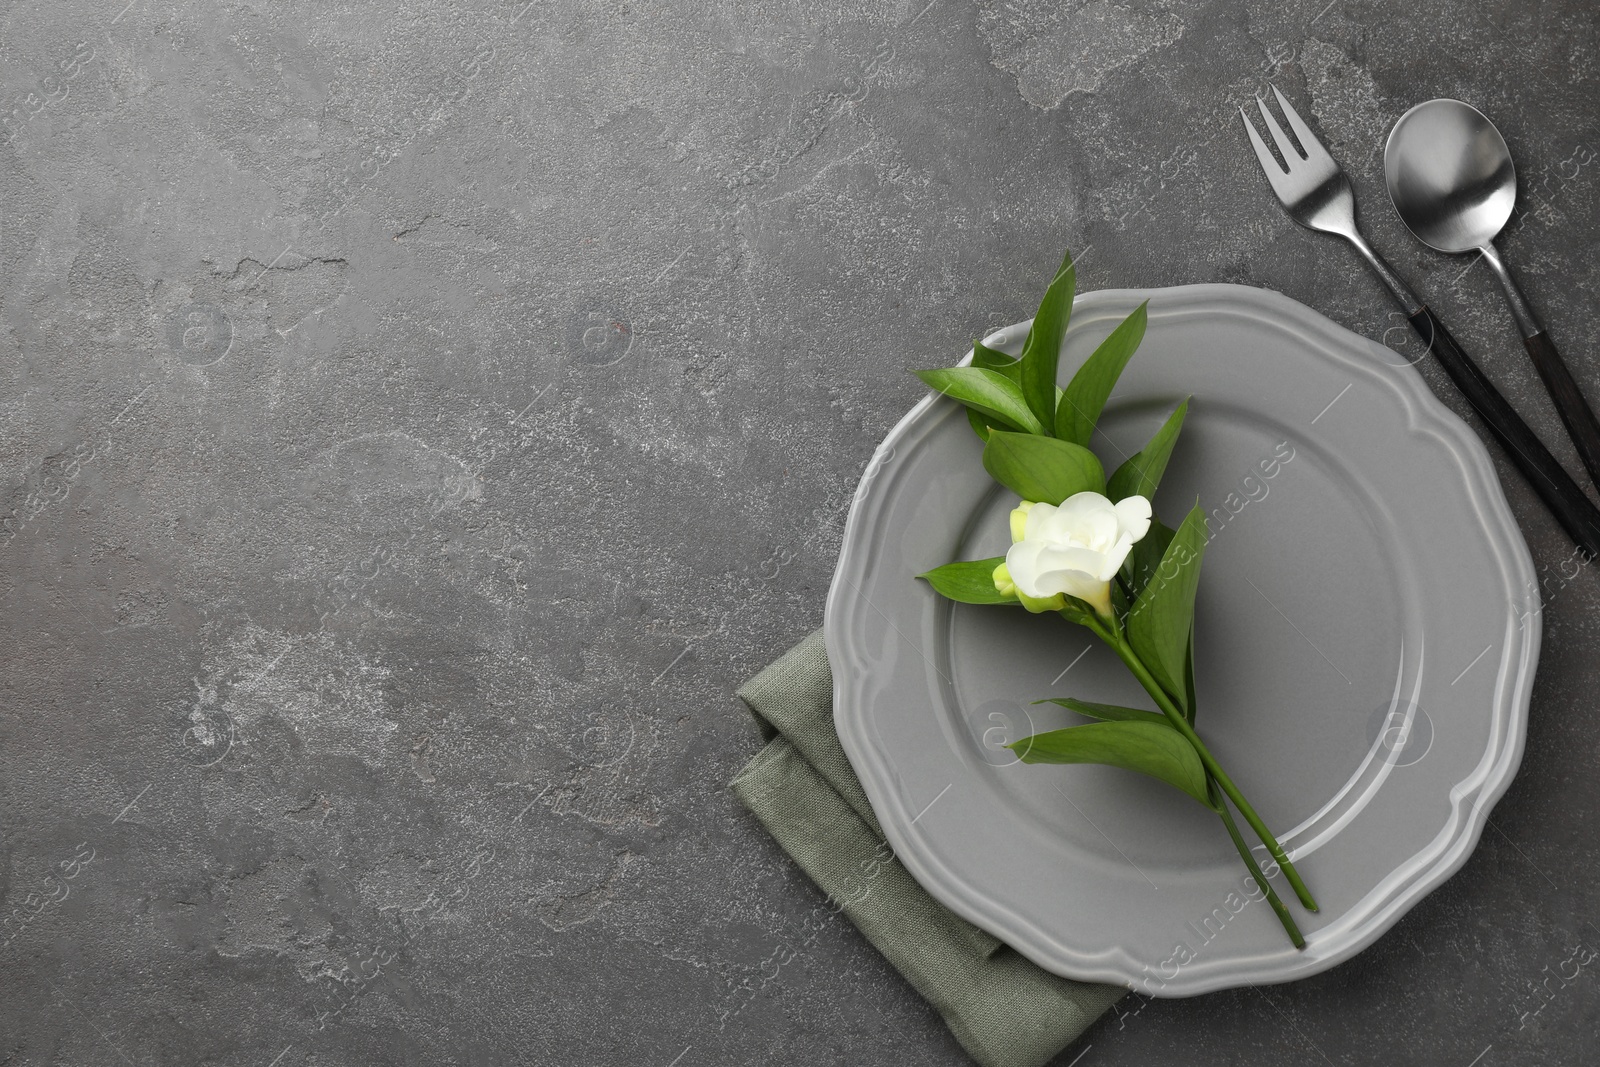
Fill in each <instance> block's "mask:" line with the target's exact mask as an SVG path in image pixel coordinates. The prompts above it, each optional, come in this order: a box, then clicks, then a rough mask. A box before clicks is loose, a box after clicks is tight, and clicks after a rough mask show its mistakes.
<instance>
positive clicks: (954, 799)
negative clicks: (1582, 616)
mask: <svg viewBox="0 0 1600 1067" xmlns="http://www.w3.org/2000/svg"><path fill="white" fill-rule="evenodd" d="M1146 297H1148V298H1149V299H1150V326H1149V331H1148V333H1147V334H1146V337H1145V340H1144V344H1143V346H1142V347H1141V348H1140V350H1139V352H1138V354H1137V355H1136V356H1135V357H1134V359H1133V361H1132V362H1131V363H1130V364H1129V366H1128V369H1127V371H1126V372H1125V374H1124V375H1123V378H1122V382H1121V384H1120V385H1119V387H1118V391H1117V393H1116V394H1115V395H1114V396H1113V398H1112V400H1111V402H1110V404H1108V406H1107V409H1106V414H1105V416H1104V418H1103V419H1102V422H1101V429H1102V431H1103V433H1102V434H1101V435H1099V436H1097V438H1096V442H1095V447H1096V450H1097V451H1099V452H1100V453H1101V456H1102V458H1103V459H1104V460H1105V461H1106V469H1107V470H1108V471H1109V470H1110V469H1112V468H1113V466H1115V464H1116V463H1118V462H1120V461H1121V458H1122V457H1123V456H1125V455H1129V454H1132V453H1133V452H1135V451H1137V450H1138V448H1139V447H1140V446H1141V445H1142V444H1143V442H1144V441H1145V440H1146V439H1147V438H1148V436H1149V435H1150V434H1151V433H1153V432H1154V431H1155V429H1156V427H1157V426H1158V425H1159V424H1160V422H1161V420H1162V419H1163V418H1164V417H1165V416H1166V415H1167V414H1168V413H1169V412H1170V411H1171V409H1172V408H1173V407H1174V406H1175V405H1176V404H1177V403H1178V401H1179V400H1180V399H1181V398H1182V397H1183V396H1184V395H1186V394H1189V393H1192V394H1193V396H1194V401H1193V403H1192V404H1191V407H1190V413H1189V417H1188V421H1187V424H1186V426H1185V428H1184V433H1183V437H1182V439H1181V440H1180V442H1179V445H1178V449H1177V452H1176V454H1175V456H1174V459H1173V462H1172V465H1171V466H1170V468H1169V469H1168V472H1167V475H1166V478H1165V481H1164V483H1163V485H1162V488H1161V490H1160V493H1159V494H1158V497H1157V500H1156V507H1157V512H1158V513H1159V514H1161V515H1162V516H1163V517H1164V518H1165V519H1166V520H1167V522H1168V523H1169V524H1171V525H1176V524H1177V522H1178V520H1179V519H1180V518H1182V515H1183V513H1184V511H1185V510H1187V507H1188V505H1189V504H1191V503H1192V502H1193V501H1194V500H1195V498H1196V496H1198V497H1199V499H1200V500H1201V501H1202V502H1203V503H1204V504H1205V505H1206V506H1207V507H1208V508H1210V509H1212V510H1213V512H1214V521H1213V524H1212V539H1211V542H1210V544H1209V547H1208V548H1207V551H1206V557H1205V564H1204V572H1203V578H1202V580H1201V591H1200V600H1199V604H1198V607H1197V615H1196V626H1197V637H1196V653H1195V654H1196V664H1197V684H1198V693H1199V696H1198V703H1199V717H1198V726H1199V729H1200V732H1201V734H1202V735H1203V736H1204V737H1205V738H1206V739H1207V741H1208V743H1209V744H1210V745H1211V747H1212V748H1213V750H1214V751H1215V752H1216V754H1217V756H1218V758H1219V759H1220V760H1221V761H1222V763H1223V765H1224V766H1225V767H1227V768H1228V769H1229V770H1230V772H1231V773H1232V775H1233V776H1234V778H1235V779H1236V780H1237V781H1238V783H1239V785H1240V787H1241V788H1242V789H1243V790H1244V791H1245V794H1246V795H1247V796H1248V797H1250V798H1251V800H1252V802H1253V803H1254V804H1255V806H1256V807H1257V809H1258V810H1259V811H1260V812H1261V813H1262V815H1263V816H1264V817H1265V818H1266V820H1267V822H1268V824H1269V825H1271V826H1272V827H1273V829H1274V830H1276V831H1278V833H1279V837H1280V839H1281V840H1282V841H1283V842H1284V844H1285V845H1286V846H1287V847H1288V848H1289V850H1290V853H1291V855H1292V857H1293V858H1294V860H1295V862H1296V865H1297V866H1298V867H1299V868H1300V870H1301V872H1302V873H1303V874H1304V876H1305V879H1306V881H1307V882H1308V883H1309V884H1310V886H1311V888H1312V890H1313V891H1314V892H1315V894H1316V896H1317V898H1318V900H1319V902H1320V903H1321V905H1322V911H1321V913H1320V914H1317V915H1308V914H1305V913H1303V912H1299V911H1298V909H1296V910H1297V912H1298V913H1299V915H1300V922H1301V925H1302V928H1303V929H1304V930H1305V932H1306V939H1307V947H1306V949H1305V950H1304V951H1299V952H1297V951H1295V949H1294V948H1293V947H1292V946H1291V945H1290V944H1289V942H1288V939H1287V938H1286V937H1285V936H1284V934H1283V931H1282V929H1281V928H1280V927H1279V925H1278V923H1277V921H1276V920H1275V919H1274V918H1273V916H1272V914H1271V912H1270V910H1269V909H1268V908H1267V906H1266V904H1265V903H1262V902H1260V901H1259V900H1257V899H1254V897H1253V894H1250V893H1247V892H1246V886H1247V883H1246V880H1245V877H1244V868H1243V865H1242V864H1241V863H1240V862H1239V859H1238V856H1237V855H1236V854H1235V853H1234V852H1233V850H1232V848H1231V846H1230V844H1229V842H1228V839H1227V836H1226V833H1225V831H1224V829H1223V827H1222V826H1221V824H1220V822H1219V821H1218V820H1217V819H1216V818H1215V816H1213V815H1210V814H1209V813H1207V812H1206V811H1205V810H1204V809H1202V808H1201V807H1200V806H1199V805H1197V804H1195V803H1194V802H1193V801H1191V800H1189V799H1187V798H1186V797H1184V796H1183V795H1181V794H1180V793H1178V792H1177V791H1176V790H1173V789H1171V788H1170V787H1168V786H1166V785H1163V784H1161V783H1159V782H1156V781H1155V780H1153V779H1147V778H1144V777H1143V776H1140V775H1136V774H1132V773H1130V772H1126V771H1120V770H1116V769H1114V768H1106V767H1092V766H1074V767H1052V766H1026V765H1020V764H1017V763H1016V762H1015V759H1014V757H1013V756H1012V755H1011V753H1010V752H1009V751H1008V750H1007V749H1005V748H1004V747H1003V745H1004V744H1005V742H1007V741H1012V740H1016V739H1017V738H1019V737H1022V736H1024V735H1026V734H1028V733H1031V732H1034V731H1037V730H1045V729H1054V728H1056V727H1059V726H1064V725H1069V724H1071V723H1074V722H1082V721H1085V720H1081V719H1078V718H1077V717H1076V716H1074V715H1072V714H1071V713H1069V712H1066V711H1064V710H1060V709H1058V708H1055V707H1054V706H1042V707H1041V706H1034V705H1033V704H1032V703H1031V702H1032V701H1034V700H1037V699H1039V698H1041V697H1045V696H1077V697H1081V698H1084V699H1088V700H1100V701H1109V702H1113V703H1125V704H1133V705H1136V706H1148V705H1147V703H1146V698H1145V695H1144V694H1143V693H1142V692H1141V691H1140V690H1139V689H1138V687H1137V685H1136V684H1135V683H1134V682H1133V681H1132V679H1131V678H1129V677H1128V675H1127V673H1126V671H1125V669H1124V668H1123V667H1122V666H1121V664H1119V663H1118V662H1117V661H1116V660H1115V659H1114V658H1113V657H1112V656H1111V654H1110V653H1109V652H1107V651H1106V650H1105V649H1103V648H1102V647H1100V646H1099V645H1098V644H1097V643H1095V642H1094V640H1093V638H1092V637H1091V636H1090V635H1089V634H1088V633H1087V632H1086V631H1083V630H1081V629H1079V628H1076V627H1073V626H1071V625H1070V624H1068V623H1066V622H1064V621H1061V620H1059V619H1057V618H1055V617H1053V616H1051V617H1033V616H1029V615H1027V614H1026V613H1025V612H1023V611H1021V610H1019V609H1016V608H995V607H970V606H965V605H954V604H951V603H949V602H947V601H944V600H942V599H940V598H939V597H937V596H936V595H935V594H934V593H933V592H932V591H931V590H930V589H929V588H928V587H927V586H926V584H924V583H922V582H919V581H916V580H915V579H914V578H913V575H915V574H917V573H918V572H921V571H924V570H927V569H928V568H931V567H934V566H937V565H939V564H942V563H946V562H948V561H950V560H954V559H974V558H982V557H987V556H994V555H999V554H1001V553H1002V552H1003V551H1004V549H1005V547H1006V545H1007V544H1009V537H1008V536H1007V534H1006V513H1007V511H1008V510H1009V509H1010V508H1011V507H1012V506H1013V505H1014V504H1015V500H1014V499H1013V498H1012V497H1011V496H1009V494H1007V493H1006V492H1005V491H1004V490H1002V489H1000V488H998V487H997V486H995V485H994V483H993V482H992V481H991V480H990V479H989V477H988V475H987V474H985V472H984V470H983V467H982V465H981V462H980V453H981V446H980V443H979V442H978V440H977V438H976V437H975V436H974V435H973V434H972V432H971V430H970V429H969V428H968V426H967V421H966V418H965V415H964V413H963V412H962V410H961V409H960V408H959V407H957V406H956V405H955V404H953V403H950V402H949V401H945V400H936V399H934V398H932V397H929V398H927V399H925V400H923V401H922V402H921V403H919V404H918V405H917V406H916V407H915V408H914V409H913V410H912V411H911V413H910V414H909V415H907V416H906V418H905V419H904V420H902V421H901V423H900V424H899V425H898V426H897V427H895V429H894V431H893V432H892V433H891V434H890V435H889V436H888V438H887V439H886V440H885V441H884V443H883V445H882V446H881V447H880V448H879V450H878V453H877V455H876V456H875V458H874V459H873V461H872V463H871V464H870V465H869V467H868V469H867V471H866V473H865V474H864V476H863V478H862V482H861V485H860V487H859V489H858V490H857V493H856V498H855V503H854V505H853V507H852V508H851V512H850V520H849V524H848V526H847V528H846V532H845V536H844V545H843V550H842V552H841V554H840V559H839V568H838V572H837V574H836V576H835V578H834V582H833V587H832V590H831V592H830V594H829V598H828V613H827V626H826V634H827V644H828V654H829V658H830V660H831V662H832V664H833V670H834V678H835V682H834V697H835V711H834V715H835V719H836V722H837V725H838V728H839V736H840V739H841V740H842V741H843V743H844V747H845V750H846V751H847V752H848V753H849V755H850V760H851V763H852V764H853V765H854V767H855V769H856V771H857V773H858V774H859V775H860V777H861V781H862V784H863V785H864V786H865V787H866V790H867V794H868V795H869V796H870V797H871V799H872V803H873V806H874V808H875V809H876V810H877V813H878V815H879V817H880V819H881V820H882V823H883V826H884V830H885V832H886V833H887V834H888V837H889V841H890V844H891V845H893V847H894V849H895V851H896V853H897V854H898V855H899V857H900V858H901V860H902V861H904V863H905V865H906V866H907V867H908V868H909V869H910V870H911V872H912V873H913V874H914V875H915V876H916V878H917V879H918V880H919V881H920V882H921V883H922V884H923V885H924V886H926V887H927V889H928V891H929V892H930V893H932V894H933V895H934V896H935V897H937V898H938V899H939V900H940V901H942V902H943V903H944V904H946V905H948V906H949V907H950V908H951V909H952V910H954V911H955V912H957V913H958V914H960V915H962V916H964V917H965V918H967V919H969V920H971V921H972V922H973V923H976V924H977V925H978V926H980V927H982V928H983V929H985V930H988V931H990V932H991V933H993V934H995V935H996V936H997V937H1000V938H1001V939H1003V940H1005V941H1006V942H1008V943H1010V944H1011V945H1013V946H1014V947H1015V948H1016V949H1018V950H1019V951H1020V952H1022V953H1023V954H1024V955H1026V956H1028V957H1029V958H1031V959H1033V960H1034V961H1035V962H1037V963H1039V964H1040V965H1041V966H1043V967H1045V968H1048V969H1049V970H1051V971H1055V972H1057V973H1059V974H1063V975H1067V976H1069V977H1072V978H1079V979H1086V980H1089V979H1092V980H1098V981H1105V982H1114V983H1121V984H1127V985H1130V986H1133V987H1135V988H1137V989H1140V990H1142V991H1144V992H1147V993H1150V994H1153V995H1156V996H1190V995H1193V994H1196V993H1203V992H1207V991H1210V990H1215V989H1222V988H1226V987H1230V986H1239V985H1245V984H1254V983H1261V982H1284V981H1289V980H1292V979H1296V978H1301V977H1304V976H1306V975H1309V974H1312V973H1315V972H1317V971H1320V970H1323V969H1325V968H1327V967H1330V966H1332V965H1333V964H1335V963H1337V962H1339V961H1340V960H1343V959H1346V958H1348V957H1350V956H1352V955H1354V954H1355V953H1357V952H1359V951H1360V950H1361V949H1362V948H1364V947H1366V946H1367V945H1369V944H1371V943H1372V942H1373V941H1374V940H1375V939H1376V938H1377V937H1378V936H1379V935H1381V934H1382V933H1383V931H1384V930H1386V929H1387V928H1388V927H1389V926H1391V925H1393V924H1394V922H1395V921H1396V920H1398V919H1399V918H1400V916H1401V915H1403V914H1404V913H1405V911H1406V909H1408V908H1409V907H1411V906H1412V905H1413V904H1415V903H1416V902H1417V901H1418V900H1419V899H1420V898H1421V897H1422V896H1423V895H1425V894H1426V893H1427V892H1428V891H1429V890H1431V889H1433V888H1434V887H1435V886H1437V885H1439V884H1440V883H1441V882H1443V881H1444V880H1445V879H1446V878H1448V877H1449V876H1450V875H1451V873H1453V872H1454V871H1455V870H1456V869H1457V868H1459V867H1460V866H1461V864H1462V863H1464V862H1465V861H1466V858H1467V856H1468V854H1469V853H1470V852H1471V851H1472V848H1473V847H1474V845H1475V844H1476V843H1477V840H1478V835H1479V834H1480V832H1481V831H1482V828H1483V824H1484V820H1485V819H1486V818H1487V815H1488V810H1489V807H1490V806H1491V805H1492V804H1493V802H1494V801H1495V800H1496V799H1497V798H1498V797H1499V796H1500V795H1501V793H1502V792H1504V790H1505V788H1506V786H1507V785H1508V784H1509V782H1510V780H1511V777H1512V775H1513V774H1514V772H1515V771H1516V767H1517V763H1518V761H1519V759H1520V758H1521V754H1522V744H1523V734H1524V728H1525V720H1526V714H1527V705H1528V692H1529V688H1530V687H1531V685H1532V682H1533V672H1534V666H1535V662H1536V660H1537V658H1538V650H1539V616H1538V599H1537V595H1536V589H1535V584H1534V572H1533V566H1532V563H1531V561H1530V559H1529V556H1528V550H1527V546H1526V545H1525V544H1524V542H1523V540H1522V537H1521V534H1520V533H1519V532H1518V530H1517V527H1516V524H1515V523H1514V522H1513V520H1512V517H1511V514H1510V511H1509V510H1508V508H1507V507H1506V502H1505V498H1504V497H1503V496H1502V494H1501V491H1500V486H1499V483H1498V482H1497V481H1496V478H1495V474H1494V470H1493V468H1492V466H1491V464H1490V462H1489V457H1488V455H1487V453H1486V452H1485V450H1484V447H1483V445H1482V443H1481V442H1480V441H1479V440H1478V438H1477V437H1476V436H1475V435H1474V434H1473V433H1472V431H1471V430H1469V429H1468V428H1467V426H1466V425H1465V424H1464V423H1463V422H1462V421H1461V420H1460V419H1458V418H1457V417H1456V416H1455V415H1453V414H1451V413H1450V412H1449V411H1448V410H1447V409H1446V408H1445V407H1444V406H1443V405H1441V404H1440V403H1439V402H1438V400H1437V399H1435V397H1434V396H1433V395H1432V394H1431V393H1430V392H1429V390H1428V388H1427V386H1426V385H1425V384H1424V383H1423V381H1422V379H1421V377H1420V376H1419V375H1418V374H1417V373H1416V371H1415V369H1414V368H1412V367H1410V366H1409V365H1406V364H1405V363H1403V362H1402V361H1401V360H1400V359H1399V357H1397V356H1396V355H1395V353H1393V352H1391V351H1390V350H1388V349H1386V348H1383V347H1381V346H1379V345H1377V344H1374V343H1373V342H1371V341H1368V340H1366V339H1364V338H1361V337H1358V336H1356V335H1355V334H1353V333H1350V332H1349V331H1347V330H1345V329H1343V328H1341V327H1339V326H1337V325H1335V324H1334V323H1332V322H1329V321H1328V320H1327V319H1325V318H1323V317H1322V316H1320V315H1318V314H1316V313H1315V312H1313V311H1311V310H1309V309H1308V308H1306V307H1304V306H1303V305H1301V304H1298V303H1295V302H1294V301H1292V300H1289V299H1288V298H1286V297H1283V296H1281V295H1278V294H1276V293H1271V292H1267V291H1264V290H1259V289H1250V288H1245V287H1242V286H1231V285H1198V286H1186V287H1182V288H1177V289H1163V290H1156V291H1150V292H1139V291H1126V290H1122V291H1108V292H1098V293H1089V294H1085V295H1083V296H1080V297H1079V298H1078V301H1077V304H1076V307H1075V311H1074V317H1073V321H1072V327H1071V330H1070V331H1069V334H1068V337H1067V340H1066V342H1065V344H1064V346H1063V349H1062V359H1061V367H1062V381H1063V382H1064V381H1065V380H1066V379H1067V378H1068V377H1070V375H1071V373H1072V371H1073V370H1075V369H1076V368H1077V366H1078V365H1079V364H1080V363H1081V362H1082V361H1083V359H1084V358H1085V357H1086V356H1087V355H1088V353H1089V352H1090V351H1091V350H1092V349H1093V346H1094V345H1095V344H1097V343H1098V342H1099V341H1100V339H1101V338H1103V337H1104V336H1105V335H1106V334H1107V333H1109V332H1110V330H1111V328H1112V327H1113V326H1114V325H1115V323H1116V322H1118V321H1120V320H1121V318H1122V317H1123V316H1124V315H1126V314H1127V313H1128V312H1129V311H1131V310H1132V309H1133V308H1134V307H1135V306H1136V305H1137V304H1138V303H1139V301H1140V300H1142V299H1145V298H1146ZM1026 329H1027V324H1026V323H1023V324H1020V325H1019V326H1016V327H1012V328H1010V329H1008V330H1005V331H1001V333H1000V334H998V335H996V338H995V339H993V341H994V343H997V344H999V345H1000V346H1001V347H1008V348H1009V350H1010V351H1012V352H1015V351H1016V348H1017V346H1019V345H1020V343H1021V340H1022V338H1023V336H1024V335H1025V332H1026ZM1280 889H1282V887H1281V885H1280ZM1282 892H1283V894H1284V895H1285V897H1286V898H1287V897H1288V896H1289V894H1288V892H1287V890H1286V889H1282Z"/></svg>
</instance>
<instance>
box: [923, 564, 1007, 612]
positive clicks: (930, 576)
mask: <svg viewBox="0 0 1600 1067" xmlns="http://www.w3.org/2000/svg"><path fill="white" fill-rule="evenodd" d="M1005 561H1006V558H1005V557H1004V556H996V557H994V558H993V559H970V560H963V561H961V562H959V563H946V564H945V565H944V566H943V567H935V568H934V569H933V570H931V571H928V572H926V573H924V574H919V575H917V577H918V578H921V579H923V580H924V581H926V582H927V583H928V584H929V585H931V586H933V588H934V590H935V591H936V592H938V593H939V595H941V596H944V597H948V598H949V599H951V600H957V601H960V602H961V603H963V604H1015V603H1017V598H1016V597H1015V596H1006V595H1005V594H1004V593H1002V592H1000V590H998V589H996V588H995V587H994V569H995V568H996V567H998V566H1000V564H1002V563H1004V562H1005Z"/></svg>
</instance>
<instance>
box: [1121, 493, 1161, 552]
mask: <svg viewBox="0 0 1600 1067" xmlns="http://www.w3.org/2000/svg"><path fill="white" fill-rule="evenodd" d="M1116 509H1117V522H1118V523H1119V524H1120V525H1121V526H1122V529H1123V530H1124V532H1126V533H1127V534H1128V536H1129V537H1131V538H1133V540H1134V541H1142V540H1143V539H1144V535H1145V534H1147V533H1149V532H1150V516H1151V515H1152V514H1154V512H1153V510H1152V509H1151V507H1150V501H1149V500H1147V499H1146V498H1144V497H1142V496H1130V497H1125V498H1124V499H1122V500H1119V501H1117V503H1116ZM1129 543H1130V544H1131V543H1132V542H1129Z"/></svg>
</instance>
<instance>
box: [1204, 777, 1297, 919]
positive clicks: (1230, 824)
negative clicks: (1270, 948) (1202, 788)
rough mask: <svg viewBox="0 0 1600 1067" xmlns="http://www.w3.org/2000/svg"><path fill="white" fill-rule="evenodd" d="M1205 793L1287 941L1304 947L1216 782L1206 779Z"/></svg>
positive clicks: (1286, 909)
mask: <svg viewBox="0 0 1600 1067" xmlns="http://www.w3.org/2000/svg"><path fill="white" fill-rule="evenodd" d="M1206 791H1207V792H1208V793H1210V794H1211V802H1212V803H1213V804H1215V805H1216V807H1217V814H1218V815H1221V816H1222V824H1223V825H1224V826H1226V827H1227V828H1228V836H1229V837H1231V838H1233V847H1234V848H1236V849H1238V850H1239V858H1240V859H1242V860H1244V864H1245V866H1246V867H1248V868H1250V876H1251V877H1252V878H1254V879H1255V880H1256V885H1258V886H1260V887H1261V889H1262V890H1263V891H1264V892H1265V893H1266V894H1267V903H1268V904H1270V905H1272V911H1273V914H1275V915H1277V917H1278V921H1279V922H1280V923H1282V924H1283V929H1284V932H1285V933H1287V934H1288V935H1289V940H1290V941H1293V942H1294V947H1295V948H1299V949H1303V948H1305V947H1306V939H1305V938H1304V937H1303V936H1301V933H1300V928H1299V927H1298V926H1296V925H1295V924H1294V917H1293V916H1292V915H1290V914H1289V909H1288V908H1286V907H1284V906H1283V901H1281V900H1279V899H1278V894H1277V893H1276V892H1275V891H1274V890H1273V888H1272V883H1271V882H1269V881H1267V876H1266V875H1264V874H1262V873H1261V865H1260V864H1258V863H1256V857H1255V853H1253V852H1251V851H1250V846H1249V845H1247V844H1245V841H1244V837H1243V836H1242V835H1241V834H1240V833H1239V827H1238V826H1236V825H1235V824H1234V821H1233V815H1232V813H1231V812H1229V811H1228V802H1227V801H1226V800H1224V799H1223V798H1222V797H1220V796H1218V795H1217V780H1216V779H1215V778H1207V779H1206Z"/></svg>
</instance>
